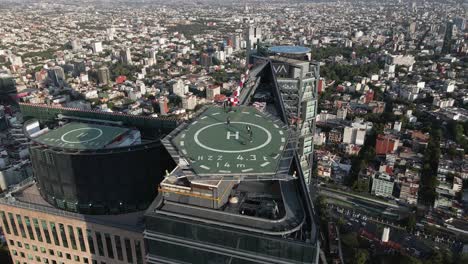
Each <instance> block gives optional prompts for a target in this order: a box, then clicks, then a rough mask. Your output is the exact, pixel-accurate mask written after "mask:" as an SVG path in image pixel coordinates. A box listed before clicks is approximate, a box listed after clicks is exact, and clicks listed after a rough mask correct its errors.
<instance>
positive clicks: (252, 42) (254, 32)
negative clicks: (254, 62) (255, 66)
mask: <svg viewBox="0 0 468 264" xmlns="http://www.w3.org/2000/svg"><path fill="white" fill-rule="evenodd" d="M261 39H262V30H261V29H260V28H258V27H254V26H250V27H249V31H248V33H247V52H246V54H247V59H246V61H247V64H249V58H250V55H251V54H252V50H255V49H257V45H258V43H259V42H260V41H261Z"/></svg>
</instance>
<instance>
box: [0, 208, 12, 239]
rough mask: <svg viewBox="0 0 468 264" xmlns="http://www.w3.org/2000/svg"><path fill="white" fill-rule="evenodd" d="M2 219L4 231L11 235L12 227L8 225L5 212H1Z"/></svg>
mask: <svg viewBox="0 0 468 264" xmlns="http://www.w3.org/2000/svg"><path fill="white" fill-rule="evenodd" d="M0 217H1V218H2V224H3V229H5V232H6V233H7V234H10V226H9V225H8V220H7V218H6V215H5V212H3V211H0Z"/></svg>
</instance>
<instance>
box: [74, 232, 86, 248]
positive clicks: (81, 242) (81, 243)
mask: <svg viewBox="0 0 468 264" xmlns="http://www.w3.org/2000/svg"><path fill="white" fill-rule="evenodd" d="M76 231H77V232H78V241H79V242H80V249H81V251H83V252H86V245H85V242H84V236H83V230H82V229H81V228H80V227H77V228H76Z"/></svg>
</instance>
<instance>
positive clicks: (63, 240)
mask: <svg viewBox="0 0 468 264" xmlns="http://www.w3.org/2000/svg"><path fill="white" fill-rule="evenodd" d="M59 229H60V236H61V238H62V245H63V246H64V247H66V248H68V240H67V235H66V233H65V226H64V225H63V224H60V223H59Z"/></svg>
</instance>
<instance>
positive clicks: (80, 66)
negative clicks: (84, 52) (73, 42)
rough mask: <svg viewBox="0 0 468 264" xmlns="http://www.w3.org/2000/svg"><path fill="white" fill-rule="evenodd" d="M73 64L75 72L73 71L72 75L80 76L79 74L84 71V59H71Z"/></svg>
mask: <svg viewBox="0 0 468 264" xmlns="http://www.w3.org/2000/svg"><path fill="white" fill-rule="evenodd" d="M73 65H74V67H75V72H74V73H73V76H75V77H77V76H80V74H82V73H85V72H86V63H85V61H84V60H75V61H73Z"/></svg>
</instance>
